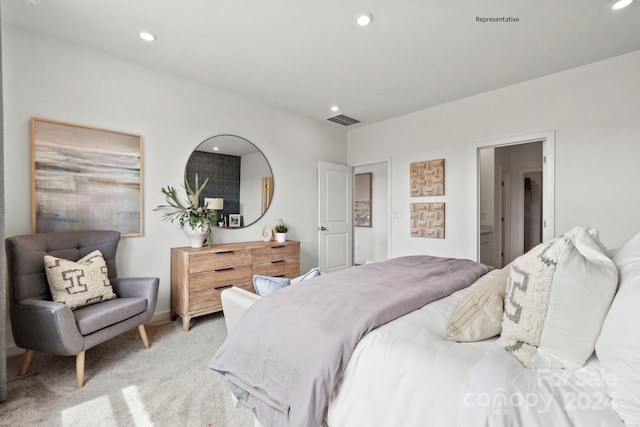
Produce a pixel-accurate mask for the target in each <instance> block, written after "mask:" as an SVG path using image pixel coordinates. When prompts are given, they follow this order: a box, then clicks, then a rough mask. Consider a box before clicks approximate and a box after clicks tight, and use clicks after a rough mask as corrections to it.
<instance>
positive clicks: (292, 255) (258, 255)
mask: <svg viewBox="0 0 640 427" xmlns="http://www.w3.org/2000/svg"><path fill="white" fill-rule="evenodd" d="M298 251H299V246H298V245H293V244H278V243H273V244H271V245H268V246H265V247H262V248H256V249H254V250H253V264H254V265H255V264H267V263H275V262H279V261H283V260H297V259H298Z"/></svg>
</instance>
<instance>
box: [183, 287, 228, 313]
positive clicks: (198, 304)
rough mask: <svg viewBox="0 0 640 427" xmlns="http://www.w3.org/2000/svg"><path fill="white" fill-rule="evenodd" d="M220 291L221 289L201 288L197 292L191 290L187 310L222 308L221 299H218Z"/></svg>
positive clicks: (214, 309)
mask: <svg viewBox="0 0 640 427" xmlns="http://www.w3.org/2000/svg"><path fill="white" fill-rule="evenodd" d="M222 291H223V289H202V290H200V291H197V292H191V295H190V296H189V311H190V312H197V311H199V310H207V311H212V312H213V311H218V310H220V309H222V301H221V300H220V293H221V292H222Z"/></svg>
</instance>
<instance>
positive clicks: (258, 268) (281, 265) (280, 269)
mask: <svg viewBox="0 0 640 427" xmlns="http://www.w3.org/2000/svg"><path fill="white" fill-rule="evenodd" d="M253 274H259V275H261V276H272V277H289V278H292V277H296V276H298V274H300V264H299V263H298V260H297V259H295V260H293V259H285V260H282V261H278V262H272V263H269V264H260V265H257V264H256V265H254V266H253Z"/></svg>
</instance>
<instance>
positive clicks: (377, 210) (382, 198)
mask: <svg viewBox="0 0 640 427" xmlns="http://www.w3.org/2000/svg"><path fill="white" fill-rule="evenodd" d="M353 174H354V180H353V181H354V183H357V181H358V177H363V178H364V177H366V181H367V182H368V183H369V187H368V189H367V190H366V191H365V193H366V194H365V195H366V196H368V197H364V198H363V197H360V196H361V195H359V191H358V189H357V188H356V189H354V199H353V201H354V222H353V225H354V227H353V262H354V264H355V265H359V264H366V263H367V262H374V261H384V260H386V259H388V258H389V251H390V245H389V244H390V239H389V230H390V225H389V200H390V198H389V188H390V186H389V162H387V161H384V162H378V163H372V164H367V165H359V166H354V167H353ZM360 199H368V200H367V201H366V206H367V209H368V214H366V215H363V214H362V213H361V212H358V209H359V208H358V206H360V205H358V204H359V203H362V201H363V200H360ZM359 219H365V220H359Z"/></svg>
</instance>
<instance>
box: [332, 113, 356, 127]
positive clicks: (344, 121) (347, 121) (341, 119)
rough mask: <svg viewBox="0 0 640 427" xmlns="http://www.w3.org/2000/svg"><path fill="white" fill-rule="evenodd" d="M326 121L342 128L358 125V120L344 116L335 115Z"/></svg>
mask: <svg viewBox="0 0 640 427" xmlns="http://www.w3.org/2000/svg"><path fill="white" fill-rule="evenodd" d="M327 120H329V121H330V122H333V123H337V124H339V125H342V126H351V125H356V124H358V123H360V120H358V119H354V118H353V117H349V116H345V115H344V114H336V115H335V116H331V117H327Z"/></svg>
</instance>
